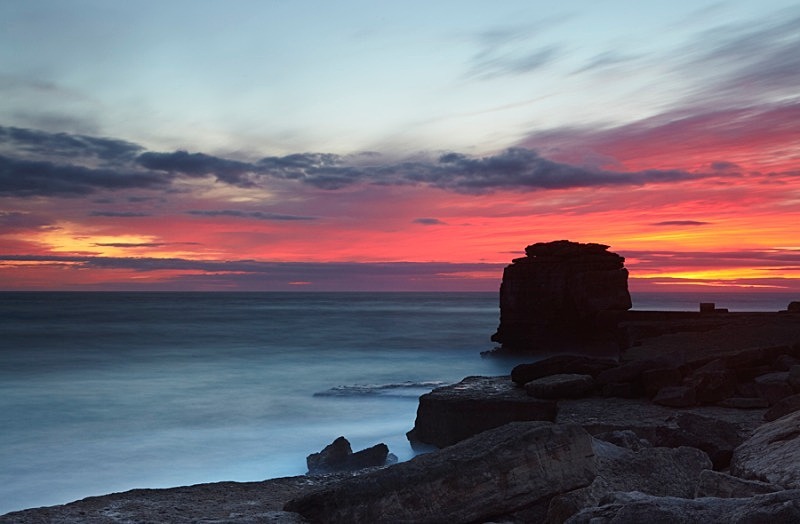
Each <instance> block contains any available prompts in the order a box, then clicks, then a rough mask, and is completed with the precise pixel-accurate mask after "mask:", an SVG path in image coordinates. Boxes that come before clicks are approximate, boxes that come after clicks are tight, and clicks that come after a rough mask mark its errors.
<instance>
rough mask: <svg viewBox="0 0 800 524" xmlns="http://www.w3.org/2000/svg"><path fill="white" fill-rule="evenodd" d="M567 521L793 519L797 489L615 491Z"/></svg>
mask: <svg viewBox="0 0 800 524" xmlns="http://www.w3.org/2000/svg"><path fill="white" fill-rule="evenodd" d="M566 522H567V523H568V524H627V523H631V522H670V523H685V524H689V523H693V524H702V523H707V522H738V523H753V524H756V523H761V522H772V523H776V524H777V523H786V524H789V523H794V522H800V490H790V491H779V492H777V493H768V494H766V495H757V496H754V497H750V498H716V497H704V498H698V499H685V498H679V497H658V496H655V495H647V494H644V493H639V492H636V491H634V492H628V493H617V494H615V495H614V496H613V498H611V499H610V500H609V501H608V503H606V504H604V505H602V506H599V507H596V508H589V509H585V510H583V511H581V512H580V513H578V514H576V515H574V516H572V517H571V518H570V519H569V520H567V521H566Z"/></svg>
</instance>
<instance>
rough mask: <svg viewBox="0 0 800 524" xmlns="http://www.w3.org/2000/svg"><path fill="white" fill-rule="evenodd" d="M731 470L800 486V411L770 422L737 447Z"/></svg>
mask: <svg viewBox="0 0 800 524" xmlns="http://www.w3.org/2000/svg"><path fill="white" fill-rule="evenodd" d="M731 474H732V475H735V476H737V477H742V478H746V479H751V480H761V481H763V482H771V483H773V484H779V485H781V486H783V487H784V488H787V489H788V488H791V489H795V488H800V411H795V412H794V413H791V414H789V415H786V416H784V417H781V418H779V419H778V420H775V421H772V422H767V423H766V424H764V425H763V426H761V427H760V428H758V429H757V430H756V431H755V432H754V433H753V435H752V436H751V437H750V438H748V439H747V440H745V441H744V443H742V445H740V446H739V447H737V448H736V449H735V450H734V452H733V458H732V460H731Z"/></svg>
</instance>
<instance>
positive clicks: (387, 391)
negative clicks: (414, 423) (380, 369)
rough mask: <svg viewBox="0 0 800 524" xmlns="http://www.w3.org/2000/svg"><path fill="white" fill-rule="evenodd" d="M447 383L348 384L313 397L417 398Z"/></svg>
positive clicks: (319, 392)
mask: <svg viewBox="0 0 800 524" xmlns="http://www.w3.org/2000/svg"><path fill="white" fill-rule="evenodd" d="M447 384H448V382H442V381H435V380H431V381H424V382H412V381H407V382H397V383H391V384H348V385H342V386H334V387H332V388H330V389H326V390H325V391H318V392H317V393H314V396H315V397H402V398H409V397H414V398H416V397H419V396H420V395H422V394H425V393H427V392H429V391H430V390H432V389H434V388H438V387H440V386H445V385H447Z"/></svg>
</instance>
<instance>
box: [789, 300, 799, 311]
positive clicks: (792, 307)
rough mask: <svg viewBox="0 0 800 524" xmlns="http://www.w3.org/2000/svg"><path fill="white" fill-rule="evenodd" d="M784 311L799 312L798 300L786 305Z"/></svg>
mask: <svg viewBox="0 0 800 524" xmlns="http://www.w3.org/2000/svg"><path fill="white" fill-rule="evenodd" d="M786 311H788V312H789V313H800V301H797V300H793V301H791V302H789V305H788V306H786Z"/></svg>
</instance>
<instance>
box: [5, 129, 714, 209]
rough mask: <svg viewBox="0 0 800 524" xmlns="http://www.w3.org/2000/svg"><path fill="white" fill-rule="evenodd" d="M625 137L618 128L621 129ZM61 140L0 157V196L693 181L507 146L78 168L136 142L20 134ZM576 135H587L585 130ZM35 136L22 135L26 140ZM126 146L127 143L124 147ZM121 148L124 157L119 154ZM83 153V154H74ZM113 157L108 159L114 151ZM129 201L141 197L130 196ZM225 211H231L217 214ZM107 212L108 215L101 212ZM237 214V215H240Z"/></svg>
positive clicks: (178, 159) (673, 173)
mask: <svg viewBox="0 0 800 524" xmlns="http://www.w3.org/2000/svg"><path fill="white" fill-rule="evenodd" d="M623 134H625V133H623ZM22 135H26V136H29V137H39V138H40V139H41V141H40V142H39V143H41V144H44V143H46V142H47V141H48V140H50V141H54V142H59V143H62V144H63V146H62V147H63V149H64V150H65V151H67V150H69V151H71V152H72V153H74V154H75V157H74V158H72V157H71V158H70V160H74V163H64V162H57V161H52V160H29V159H21V158H13V157H9V156H0V194H2V195H13V196H22V197H24V196H83V195H88V194H91V193H94V192H96V191H100V190H120V189H144V190H162V191H163V190H170V189H172V188H173V187H174V183H175V182H176V181H177V180H180V179H182V178H190V179H200V178H209V179H210V178H213V179H215V180H216V181H217V182H220V183H223V184H228V185H230V186H234V187H241V188H253V187H262V188H269V187H270V186H271V184H273V183H274V182H275V181H290V182H291V181H294V182H298V183H302V184H305V185H308V186H312V187H315V188H318V189H324V190H329V191H334V190H339V189H343V188H346V187H349V186H353V185H357V184H362V185H364V184H370V185H378V186H380V185H428V186H432V187H436V188H440V189H444V190H447V191H454V192H458V193H465V194H485V193H490V192H493V191H499V190H507V191H536V190H547V189H568V188H576V187H598V186H640V185H644V184H651V183H674V182H682V181H686V180H691V179H696V178H698V176H700V175H697V174H691V173H688V172H684V171H680V170H674V169H673V170H670V169H662V170H658V169H647V170H641V171H637V172H623V171H619V170H617V171H613V170H603V169H599V168H589V167H578V166H576V165H570V164H567V163H561V162H558V161H555V160H550V159H547V158H544V157H542V156H540V155H539V154H538V153H537V152H535V151H534V150H532V149H528V148H525V147H515V148H510V149H507V150H505V151H501V152H499V153H497V154H494V155H488V156H484V157H473V156H467V155H464V154H461V153H457V152H452V153H447V154H444V155H440V156H439V157H438V158H432V157H430V156H428V155H418V156H417V157H416V158H415V159H413V160H407V161H400V162H397V161H384V162H382V161H381V160H382V157H381V156H380V155H374V154H371V155H355V156H341V155H335V154H328V153H298V154H292V155H286V156H283V157H265V158H262V159H260V160H258V161H257V162H241V161H238V160H230V159H226V158H222V157H218V156H213V155H208V154H205V153H189V152H186V151H175V152H172V153H156V152H144V153H141V154H139V155H138V156H136V157H135V158H134V159H133V161H132V162H130V163H129V164H125V163H124V162H122V161H120V162H121V163H120V165H119V166H106V167H101V168H97V167H87V166H86V165H79V164H81V163H82V162H83V163H86V162H88V161H89V160H91V159H92V158H96V157H98V155H99V156H103V158H107V159H114V158H116V159H120V158H127V156H126V155H130V154H131V153H133V152H134V151H138V149H137V148H138V146H133V145H129V143H126V142H122V141H114V140H111V139H97V140H96V141H93V140H90V139H89V138H88V137H83V136H77V137H76V140H75V141H74V142H73V141H71V140H69V137H70V136H71V135H63V136H62V135H53V134H48V133H43V132H31V133H28V134H25V133H22ZM583 136H591V134H590V133H589V132H588V131H587V132H584V133H583ZM33 142H35V140H33V139H31V140H29V143H33ZM126 144H127V145H126ZM123 152H124V154H123ZM81 155H84V156H81ZM115 155H116V156H115ZM132 198H136V199H142V198H146V197H145V196H142V195H136V196H134V197H132ZM223 214H228V215H229V216H236V215H234V214H231V213H227V212H223ZM106 216H111V215H106ZM240 216H241V215H240ZM249 216H250V217H251V218H260V219H264V220H296V219H300V220H310V219H313V217H299V218H298V217H292V216H290V215H271V214H268V213H265V214H258V213H254V214H251V215H249Z"/></svg>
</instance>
